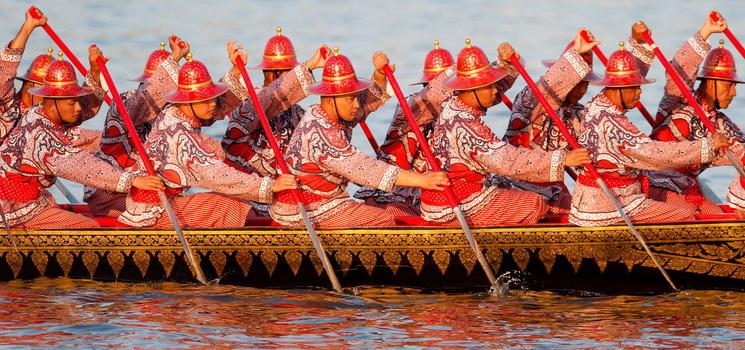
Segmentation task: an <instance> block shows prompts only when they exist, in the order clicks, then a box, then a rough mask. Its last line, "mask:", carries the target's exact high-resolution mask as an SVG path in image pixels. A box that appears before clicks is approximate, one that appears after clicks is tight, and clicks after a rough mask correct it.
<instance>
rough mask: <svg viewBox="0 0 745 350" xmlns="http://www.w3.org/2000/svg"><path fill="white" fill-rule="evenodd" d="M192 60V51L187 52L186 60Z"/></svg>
mask: <svg viewBox="0 0 745 350" xmlns="http://www.w3.org/2000/svg"><path fill="white" fill-rule="evenodd" d="M191 60H192V57H191V52H189V53H187V54H186V62H191Z"/></svg>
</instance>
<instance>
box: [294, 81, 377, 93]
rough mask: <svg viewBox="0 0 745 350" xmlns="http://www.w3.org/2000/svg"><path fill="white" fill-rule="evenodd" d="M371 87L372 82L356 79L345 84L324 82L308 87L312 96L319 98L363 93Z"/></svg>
mask: <svg viewBox="0 0 745 350" xmlns="http://www.w3.org/2000/svg"><path fill="white" fill-rule="evenodd" d="M371 85H372V81H370V80H367V79H360V78H357V79H356V81H351V79H350V81H349V83H345V84H334V83H329V82H326V81H323V80H322V81H319V82H317V83H315V84H313V85H311V86H309V87H308V91H310V93H311V94H313V95H319V96H341V95H349V94H354V93H358V92H361V91H365V90H367V89H368V88H370V86H371Z"/></svg>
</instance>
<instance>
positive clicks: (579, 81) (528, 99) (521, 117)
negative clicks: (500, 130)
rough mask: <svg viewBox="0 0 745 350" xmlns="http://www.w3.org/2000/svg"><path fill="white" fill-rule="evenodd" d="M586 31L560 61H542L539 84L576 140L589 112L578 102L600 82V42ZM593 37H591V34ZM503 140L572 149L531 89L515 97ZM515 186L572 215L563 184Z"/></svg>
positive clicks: (523, 183)
mask: <svg viewBox="0 0 745 350" xmlns="http://www.w3.org/2000/svg"><path fill="white" fill-rule="evenodd" d="M585 30H586V29H584V28H583V29H580V30H579V31H578V32H577V36H576V37H575V38H574V40H573V41H572V42H570V43H569V44H568V45H567V47H566V48H565V49H564V53H563V54H562V55H561V57H560V58H559V59H558V60H546V61H544V62H543V63H544V65H546V66H548V67H549V70H548V72H546V74H545V75H544V76H543V77H541V79H540V80H539V82H538V84H537V85H538V89H540V90H541V93H542V94H543V96H544V97H546V100H547V101H548V102H549V104H551V107H552V108H554V109H555V110H556V114H557V115H559V116H560V117H561V119H562V121H563V122H564V125H566V126H567V128H568V129H569V132H570V133H572V135H573V136H574V137H576V136H577V135H578V134H579V132H580V129H579V127H580V123H581V122H582V119H584V115H585V113H587V109H586V108H585V106H584V105H583V104H581V103H579V100H581V99H582V97H583V96H584V95H585V92H587V86H588V84H589V82H590V81H595V80H599V79H600V77H599V76H597V75H596V74H595V73H593V71H592V61H593V55H592V48H593V47H595V46H596V45H598V42H596V41H593V42H589V43H588V42H586V41H585V40H584V39H583V38H582V35H581V34H582V31H585ZM588 33H589V32H588ZM590 37H591V38H592V35H591V34H590ZM504 139H505V140H506V141H507V142H509V143H511V144H513V145H515V146H519V147H526V148H531V149H535V150H543V151H553V150H557V149H568V147H569V143H568V142H567V140H566V138H564V135H562V134H561V132H559V128H558V126H557V125H556V124H555V123H554V122H553V120H552V119H551V118H550V117H549V115H548V113H546V111H545V110H544V109H543V107H542V106H541V104H540V103H539V102H538V99H537V98H536V97H535V95H534V94H533V92H532V91H531V90H530V88H529V87H525V88H524V89H523V91H521V92H520V93H519V94H518V95H517V96H516V97H515V100H514V105H513V107H512V115H511V117H510V122H509V124H508V127H507V132H506V133H505V135H504ZM512 185H513V186H514V187H516V188H518V189H521V190H526V191H533V192H536V193H538V194H540V195H542V196H544V197H545V198H546V200H547V201H548V208H549V209H548V211H549V213H551V214H568V213H569V209H570V207H571V204H572V196H571V194H570V193H569V190H568V189H567V187H566V186H565V185H564V183H563V182H548V183H545V182H544V183H537V182H526V181H519V180H516V181H512Z"/></svg>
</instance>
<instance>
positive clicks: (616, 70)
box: [569, 22, 727, 226]
mask: <svg viewBox="0 0 745 350" xmlns="http://www.w3.org/2000/svg"><path fill="white" fill-rule="evenodd" d="M646 31H647V28H646V25H644V23H641V22H639V23H636V24H635V25H634V26H633V27H632V38H633V40H634V41H635V45H641V43H642V42H643V41H642V40H643V39H641V38H642V37H641V33H645V32H646ZM637 47H638V46H637ZM645 62H651V61H645ZM645 68H646V67H645ZM647 71H648V70H647V69H640V67H639V66H638V65H637V59H636V58H635V57H634V55H632V53H631V52H629V50H626V48H625V45H624V43H623V42H621V43H620V44H619V50H618V51H616V52H614V53H613V54H612V55H611V56H610V58H609V60H608V65H607V69H606V72H605V78H604V79H603V80H601V81H597V82H592V83H591V84H592V85H596V86H602V87H604V89H603V90H602V91H601V92H600V93H599V94H598V95H597V96H595V97H593V98H592V100H591V101H590V103H589V104H588V105H587V109H588V113H587V114H586V116H585V119H584V120H583V122H582V126H581V129H582V132H581V133H580V134H579V137H578V141H579V143H580V145H582V146H583V147H587V148H589V149H590V150H591V151H592V156H593V162H594V163H595V166H596V167H597V169H598V171H599V172H600V174H601V175H602V176H603V179H604V180H605V183H606V184H608V187H610V189H611V191H612V192H613V193H614V194H615V195H616V197H617V198H618V200H619V201H620V203H621V205H622V207H623V209H624V211H625V212H626V213H627V214H628V215H629V216H630V217H631V220H633V221H634V222H661V221H690V220H693V219H694V215H693V214H694V213H693V212H692V211H691V210H690V209H688V208H684V207H681V206H679V205H675V204H671V203H665V202H661V201H655V200H653V199H652V198H650V197H649V196H648V195H647V193H648V188H649V187H648V182H647V181H646V179H645V177H644V176H643V175H642V173H641V171H642V170H664V169H674V168H680V167H683V166H687V165H691V164H698V163H706V162H709V161H711V160H713V159H714V158H715V157H716V152H715V151H716V150H719V149H721V148H722V147H724V146H726V145H727V138H726V137H725V136H724V135H722V134H716V135H714V136H713V138H712V137H705V138H702V139H699V140H696V141H682V142H662V141H654V140H652V139H650V138H649V137H648V136H647V135H645V134H644V133H642V132H641V131H639V129H637V128H636V126H634V124H632V123H631V122H630V121H629V120H628V119H627V117H626V113H627V111H628V110H629V109H631V108H634V107H635V106H636V104H637V103H638V102H639V97H640V96H641V92H642V89H641V85H645V84H651V83H653V82H654V80H653V79H647V78H645V76H646V73H647ZM668 88H669V87H668ZM621 220H622V217H621V215H620V214H619V212H618V211H617V210H616V208H615V206H613V204H612V202H611V201H610V200H609V199H608V198H607V196H606V195H605V194H604V193H603V191H602V189H601V188H600V187H599V186H598V184H597V182H596V181H595V179H593V178H592V177H591V176H590V175H589V174H588V173H587V171H586V170H585V169H581V170H580V174H579V177H578V179H577V184H576V187H575V189H574V193H573V195H572V210H571V213H570V217H569V221H570V222H572V223H574V224H577V225H580V226H605V225H612V224H615V223H618V222H620V221H621Z"/></svg>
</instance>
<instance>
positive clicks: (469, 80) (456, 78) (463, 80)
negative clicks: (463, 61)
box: [445, 67, 509, 91]
mask: <svg viewBox="0 0 745 350" xmlns="http://www.w3.org/2000/svg"><path fill="white" fill-rule="evenodd" d="M508 74H509V72H508V71H507V70H506V69H503V68H494V67H489V68H487V69H485V70H483V71H481V72H479V73H476V74H473V75H471V76H468V77H464V76H461V75H458V74H455V75H452V76H451V77H450V78H448V79H447V80H445V86H446V87H447V88H449V89H451V90H455V91H461V90H471V89H478V88H480V87H484V86H488V85H491V84H494V83H496V82H498V81H500V80H502V78H504V77H506V76H507V75H508Z"/></svg>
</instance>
